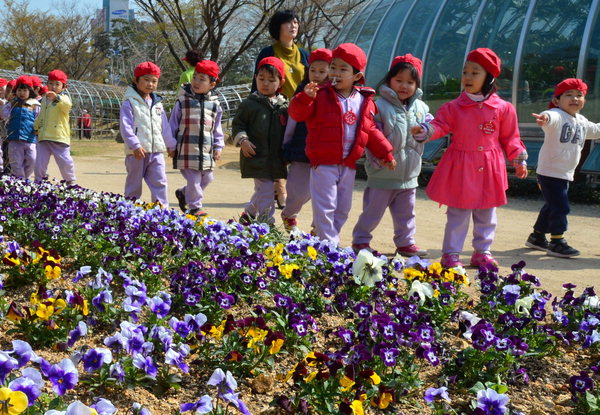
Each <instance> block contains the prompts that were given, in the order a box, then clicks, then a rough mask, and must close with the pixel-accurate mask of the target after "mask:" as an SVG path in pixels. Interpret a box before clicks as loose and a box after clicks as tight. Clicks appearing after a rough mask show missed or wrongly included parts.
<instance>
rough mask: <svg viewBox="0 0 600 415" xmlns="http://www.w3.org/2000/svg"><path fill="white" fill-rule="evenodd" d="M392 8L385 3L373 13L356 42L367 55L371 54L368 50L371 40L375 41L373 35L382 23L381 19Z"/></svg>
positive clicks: (387, 2)
mask: <svg viewBox="0 0 600 415" xmlns="http://www.w3.org/2000/svg"><path fill="white" fill-rule="evenodd" d="M389 6H390V2H389V0H388V1H383V2H381V4H380V5H379V6H378V7H377V9H375V10H374V11H373V14H371V16H369V20H367V23H365V25H364V27H363V30H362V31H361V32H360V35H358V39H357V40H356V44H357V45H358V46H359V47H360V48H361V49H362V50H364V51H365V53H367V54H368V53H369V52H368V50H367V48H368V47H369V45H370V44H371V40H372V39H373V35H374V34H375V30H377V27H378V26H379V23H381V18H382V17H383V14H384V13H385V12H386V11H387V10H388V8H389Z"/></svg>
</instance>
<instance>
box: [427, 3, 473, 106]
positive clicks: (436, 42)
mask: <svg viewBox="0 0 600 415" xmlns="http://www.w3.org/2000/svg"><path fill="white" fill-rule="evenodd" d="M479 3H480V1H479V0H461V1H457V0H455V1H450V2H448V3H447V5H446V8H445V9H444V11H443V12H442V15H441V16H440V19H439V21H438V23H437V28H434V29H433V30H435V32H434V34H433V38H432V41H431V45H430V47H429V55H428V56H427V58H426V59H427V63H426V66H425V71H424V72H425V79H424V80H423V81H424V82H423V86H424V88H423V90H424V91H425V102H427V104H428V105H429V107H430V108H431V109H432V110H433V111H435V110H437V109H438V108H439V107H440V105H442V104H443V103H444V102H447V101H448V100H450V99H453V98H456V97H457V96H458V94H459V93H460V76H461V73H462V65H463V59H464V56H465V48H466V45H467V42H468V40H469V35H470V33H471V29H472V27H473V19H474V18H475V15H476V14H477V9H478V7H479Z"/></svg>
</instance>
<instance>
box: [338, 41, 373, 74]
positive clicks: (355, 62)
mask: <svg viewBox="0 0 600 415" xmlns="http://www.w3.org/2000/svg"><path fill="white" fill-rule="evenodd" d="M332 58H339V59H341V60H343V61H344V62H346V63H347V64H348V65H350V66H352V67H353V68H354V69H357V70H358V71H359V72H364V70H365V68H366V67H367V55H365V52H364V51H363V50H362V49H361V48H359V47H358V46H356V45H355V44H354V43H342V44H341V45H339V46H338V47H337V48H335V49H334V50H333V52H332ZM358 83H361V84H364V83H365V77H364V76H363V77H361V79H359V80H358Z"/></svg>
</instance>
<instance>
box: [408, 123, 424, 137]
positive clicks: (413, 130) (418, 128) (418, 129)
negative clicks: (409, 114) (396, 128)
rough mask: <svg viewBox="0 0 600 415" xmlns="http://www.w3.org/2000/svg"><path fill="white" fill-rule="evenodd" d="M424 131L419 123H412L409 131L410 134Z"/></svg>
mask: <svg viewBox="0 0 600 415" xmlns="http://www.w3.org/2000/svg"><path fill="white" fill-rule="evenodd" d="M424 132H425V128H423V127H421V126H420V125H413V126H412V127H411V128H410V133H411V134H412V135H418V134H423V133H424Z"/></svg>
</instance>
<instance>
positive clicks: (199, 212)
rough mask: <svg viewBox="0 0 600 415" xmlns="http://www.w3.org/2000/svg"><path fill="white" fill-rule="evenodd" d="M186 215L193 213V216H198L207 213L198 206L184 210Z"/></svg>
mask: <svg viewBox="0 0 600 415" xmlns="http://www.w3.org/2000/svg"><path fill="white" fill-rule="evenodd" d="M186 213H187V214H188V215H193V216H197V217H199V218H201V217H203V216H206V215H208V213H206V212H205V211H203V210H202V209H200V208H194V209H190V210H188V211H187V212H186Z"/></svg>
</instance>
